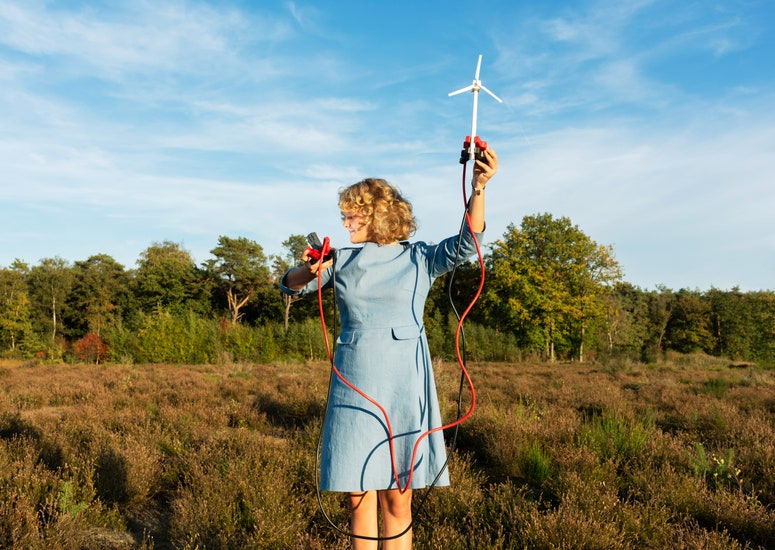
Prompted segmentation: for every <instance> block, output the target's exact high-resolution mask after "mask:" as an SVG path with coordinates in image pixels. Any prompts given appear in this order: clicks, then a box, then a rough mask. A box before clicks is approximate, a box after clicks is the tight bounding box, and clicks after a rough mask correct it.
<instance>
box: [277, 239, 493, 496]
mask: <svg viewBox="0 0 775 550" xmlns="http://www.w3.org/2000/svg"><path fill="white" fill-rule="evenodd" d="M478 236H479V235H478V234H477V238H478ZM459 241H460V250H459V253H458V242H459ZM475 252H476V247H475V243H474V239H473V237H472V235H471V233H470V232H469V231H468V229H467V228H466V229H464V231H463V237H462V239H459V238H458V236H454V237H450V238H448V239H444V240H443V241H441V242H440V243H439V244H436V245H429V244H426V243H424V242H416V243H408V242H402V243H398V244H393V245H385V246H382V245H378V244H376V243H365V244H364V245H363V246H362V247H357V248H343V249H339V250H338V251H337V256H336V259H335V262H334V265H333V267H331V268H329V269H328V270H326V271H325V272H324V273H323V274H322V275H321V281H322V284H323V288H324V289H326V288H332V287H335V290H336V300H337V307H338V308H339V313H340V319H341V327H342V328H341V332H340V334H339V337H338V339H337V347H336V353H335V356H334V364H335V365H336V367H337V369H338V370H339V371H340V373H341V374H342V376H343V377H344V378H345V379H346V380H348V381H349V382H350V383H351V384H353V385H354V386H355V387H357V388H358V389H359V390H361V391H362V392H364V393H365V394H366V395H368V396H369V397H371V398H372V399H373V400H375V401H376V402H377V403H379V405H381V407H382V408H383V409H384V410H385V411H386V412H387V420H388V421H389V423H390V426H391V427H392V433H393V447H394V451H393V454H394V456H395V463H396V470H397V474H398V475H397V476H396V475H395V473H394V469H393V460H392V457H391V451H390V445H389V439H390V438H389V437H388V433H389V430H388V422H387V421H386V418H385V414H384V413H383V412H382V411H381V410H380V409H379V408H378V407H376V406H375V405H374V404H372V403H370V402H369V401H368V400H367V399H365V398H364V397H363V396H361V395H360V394H358V393H357V392H356V391H354V390H353V389H352V388H350V387H349V386H347V385H346V384H345V383H344V382H343V381H342V380H341V379H340V378H338V377H337V376H332V383H331V388H330V392H329V396H328V408H327V411H326V418H325V422H324V424H323V440H322V451H321V464H320V488H321V489H322V490H325V491H345V492H358V491H369V490H375V489H392V488H397V486H396V477H398V483H399V485H400V487H401V488H404V487H406V485H407V481H408V479H409V477H410V472H412V473H411V485H410V486H411V488H413V489H417V488H422V487H426V486H428V485H431V484H432V483H433V480H434V479H435V478H436V476H437V474H438V473H439V472H440V471H441V469H442V468H443V466H444V462H445V460H446V448H445V445H444V436H443V433H442V432H441V431H438V432H434V433H432V434H430V435H428V436H425V437H421V436H423V434H425V433H426V432H427V431H428V430H431V429H433V428H437V427H439V426H441V425H442V421H441V415H440V412H439V403H438V397H437V394H436V383H435V380H434V375H433V366H432V364H431V357H430V353H429V352H428V342H427V339H426V336H425V331H424V325H423V310H424V308H425V300H426V298H427V296H428V291H429V290H430V287H431V285H432V284H433V281H434V280H435V279H436V278H437V277H439V276H440V275H443V274H444V273H447V272H449V271H450V270H452V268H453V267H454V264H455V258H456V255H458V254H459V255H458V262H462V261H464V260H465V259H466V258H469V257H470V256H472V255H473V254H474V253H475ZM280 287H281V289H282V291H283V292H285V293H287V294H291V295H305V294H311V293H316V292H317V288H318V280H317V279H315V280H313V281H312V282H310V283H309V284H308V285H307V286H305V287H304V288H303V289H301V290H298V291H293V290H290V289H289V288H287V287H286V286H285V285H284V278H283V282H282V283H281V284H280ZM447 422H449V419H448V420H447ZM418 439H420V445H419V447H418V449H417V452H416V454H415V457H414V462H412V454H413V450H414V447H415V443H416V442H417V441H418ZM437 485H439V486H443V485H449V476H448V474H447V471H446V469H445V470H444V472H442V475H441V477H440V478H439V480H438V482H437Z"/></svg>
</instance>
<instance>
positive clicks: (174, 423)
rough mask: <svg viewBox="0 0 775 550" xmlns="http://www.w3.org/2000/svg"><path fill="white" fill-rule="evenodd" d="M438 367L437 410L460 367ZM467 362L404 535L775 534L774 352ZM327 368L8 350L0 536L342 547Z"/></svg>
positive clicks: (669, 543)
mask: <svg viewBox="0 0 775 550" xmlns="http://www.w3.org/2000/svg"><path fill="white" fill-rule="evenodd" d="M436 369H437V378H438V383H439V392H440V398H441V400H442V403H441V405H442V411H443V413H444V415H445V416H446V418H447V419H451V418H453V417H454V415H455V414H456V401H457V396H458V388H459V384H460V373H459V370H458V368H457V366H456V365H454V364H450V363H439V364H437V366H436ZM470 371H471V375H472V377H473V380H474V383H475V385H476V390H477V398H478V401H477V407H476V410H475V413H474V415H473V417H472V418H471V419H469V420H468V421H467V422H466V423H465V424H463V426H462V428H461V430H460V433H459V434H458V437H457V442H456V443H457V450H456V451H455V453H454V454H453V455H452V459H451V462H450V469H451V477H452V483H453V485H452V487H450V488H444V489H437V490H434V491H432V492H431V493H430V495H429V496H428V498H427V500H426V502H425V503H424V504H423V506H422V507H421V509H420V510H418V511H417V512H416V515H417V525H416V527H415V547H416V548H420V549H423V548H433V549H438V548H444V549H457V548H471V549H487V548H492V549H495V548H519V549H522V548H528V549H534V548H535V549H562V548H567V549H583V548H588V549H640V548H672V549H676V550H677V549H689V548H693V549H700V548H702V549H719V550H721V549H724V550H727V549H735V548H775V371H772V370H766V369H762V368H759V367H757V366H756V365H749V364H730V363H729V362H728V361H724V360H720V359H716V358H711V357H707V356H702V355H698V356H679V355H676V356H672V357H668V358H667V360H666V361H664V362H661V363H659V364H652V365H642V364H634V363H628V362H621V363H616V362H611V363H608V364H579V363H565V364H545V363H528V362H525V363H510V364H504V363H476V364H472V365H470ZM327 384H328V368H327V365H326V364H325V363H314V364H269V365H258V364H223V365H202V366H198V365H193V366H173V365H159V364H149V365H145V364H143V365H114V364H110V365H84V364H77V365H70V364H56V365H48V364H34V363H19V362H2V363H0V545H2V547H4V548H11V547H13V548H25V549H37V548H62V549H81V548H115V549H119V548H148V549H150V548H165V549H166V548H176V549H194V548H200V549H204V548H207V549H210V548H215V549H218V548H234V549H243V548H290V549H305V550H306V549H315V548H320V549H322V548H326V549H329V548H334V549H336V548H347V547H348V546H349V544H348V541H347V540H346V538H345V537H344V536H342V535H340V534H337V533H336V531H334V530H333V529H331V528H329V527H328V524H327V522H326V520H325V518H324V516H323V515H322V514H321V512H320V510H319V507H318V502H317V499H316V495H315V483H314V468H315V448H316V443H317V435H318V432H319V427H320V421H321V417H322V414H323V412H324V407H325V400H324V397H325V393H326V387H327ZM467 402H468V396H467V395H466V396H465V403H464V406H467ZM450 436H451V434H450ZM417 496H418V497H420V496H421V495H420V494H419V493H418V494H417ZM420 500H421V498H416V499H415V501H416V502H418V503H419V502H420ZM323 504H324V508H325V510H326V512H327V513H328V515H329V516H330V517H331V519H332V520H333V521H334V522H335V523H337V524H338V525H339V526H340V527H342V528H346V521H347V513H346V510H345V509H344V508H343V502H342V501H341V500H340V499H339V498H337V497H336V496H333V495H324V497H323Z"/></svg>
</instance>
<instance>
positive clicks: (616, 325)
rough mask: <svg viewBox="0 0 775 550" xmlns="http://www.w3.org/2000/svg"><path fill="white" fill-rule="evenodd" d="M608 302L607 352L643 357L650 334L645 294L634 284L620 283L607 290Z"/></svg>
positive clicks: (606, 319) (605, 328)
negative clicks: (648, 334)
mask: <svg viewBox="0 0 775 550" xmlns="http://www.w3.org/2000/svg"><path fill="white" fill-rule="evenodd" d="M604 302H605V304H606V314H605V323H604V324H603V327H604V332H605V336H604V340H605V342H606V351H607V353H608V354H609V355H611V354H614V353H616V352H621V353H624V354H625V355H628V356H631V357H633V358H636V359H640V353H641V350H642V349H643V345H644V343H645V341H646V337H647V325H646V323H645V322H644V319H645V318H646V309H647V307H646V295H645V293H644V292H643V291H642V290H640V289H639V288H637V287H635V286H633V285H632V284H630V283H627V282H619V283H617V284H616V285H614V286H613V287H612V288H611V289H610V290H609V292H607V293H606V296H605V298H604Z"/></svg>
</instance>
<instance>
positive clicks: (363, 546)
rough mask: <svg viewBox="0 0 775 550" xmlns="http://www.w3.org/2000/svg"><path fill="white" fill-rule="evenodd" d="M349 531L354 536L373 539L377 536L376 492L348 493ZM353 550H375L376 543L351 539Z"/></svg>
mask: <svg viewBox="0 0 775 550" xmlns="http://www.w3.org/2000/svg"><path fill="white" fill-rule="evenodd" d="M349 499H350V509H351V510H352V517H351V519H350V529H351V530H352V533H353V534H354V535H361V536H364V537H374V538H376V537H377V536H378V535H379V528H378V523H377V492H376V491H366V492H363V493H350V497H349ZM352 543H353V549H354V550H376V549H377V544H378V541H376V540H367V539H361V538H357V537H353V540H352Z"/></svg>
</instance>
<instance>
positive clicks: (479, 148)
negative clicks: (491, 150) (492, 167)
mask: <svg viewBox="0 0 775 550" xmlns="http://www.w3.org/2000/svg"><path fill="white" fill-rule="evenodd" d="M486 150H487V142H486V141H484V140H482V139H480V138H479V136H474V160H481V161H482V162H484V160H485V157H484V152H485V151H486ZM470 159H471V136H466V139H465V141H464V142H463V150H462V151H460V164H465V163H466V162H468V161H469V160H470Z"/></svg>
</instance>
